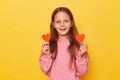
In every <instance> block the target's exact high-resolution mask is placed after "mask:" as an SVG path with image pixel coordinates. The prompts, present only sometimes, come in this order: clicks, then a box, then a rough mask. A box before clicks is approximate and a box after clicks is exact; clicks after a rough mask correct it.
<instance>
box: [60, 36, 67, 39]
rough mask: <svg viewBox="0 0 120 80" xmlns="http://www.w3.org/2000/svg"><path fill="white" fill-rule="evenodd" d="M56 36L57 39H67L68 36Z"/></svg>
mask: <svg viewBox="0 0 120 80" xmlns="http://www.w3.org/2000/svg"><path fill="white" fill-rule="evenodd" d="M58 38H59V39H67V38H68V36H59V37H58Z"/></svg>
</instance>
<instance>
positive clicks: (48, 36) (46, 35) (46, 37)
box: [42, 33, 51, 42]
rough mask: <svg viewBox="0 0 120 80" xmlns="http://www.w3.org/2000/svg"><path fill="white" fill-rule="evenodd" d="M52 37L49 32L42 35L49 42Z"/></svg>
mask: <svg viewBox="0 0 120 80" xmlns="http://www.w3.org/2000/svg"><path fill="white" fill-rule="evenodd" d="M50 37H51V35H50V34H49V33H47V34H43V35H42V38H43V39H44V40H45V41H47V42H48V41H49V40H50Z"/></svg>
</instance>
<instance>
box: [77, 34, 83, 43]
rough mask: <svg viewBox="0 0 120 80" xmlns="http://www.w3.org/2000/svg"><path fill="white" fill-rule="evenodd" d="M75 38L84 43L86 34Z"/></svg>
mask: <svg viewBox="0 0 120 80" xmlns="http://www.w3.org/2000/svg"><path fill="white" fill-rule="evenodd" d="M75 38H76V40H77V41H78V42H83V40H84V38H85V35H84V34H80V35H76V36H75Z"/></svg>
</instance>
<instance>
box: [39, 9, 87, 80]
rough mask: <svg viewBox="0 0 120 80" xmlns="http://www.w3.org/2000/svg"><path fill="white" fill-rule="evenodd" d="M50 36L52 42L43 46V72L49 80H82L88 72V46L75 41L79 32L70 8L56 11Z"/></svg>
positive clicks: (52, 18)
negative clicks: (81, 77)
mask: <svg viewBox="0 0 120 80" xmlns="http://www.w3.org/2000/svg"><path fill="white" fill-rule="evenodd" d="M50 34H51V38H50V41H49V42H44V43H43V45H42V54H41V56H40V60H39V62H40V66H41V70H42V71H43V72H44V73H45V74H46V75H48V78H49V80H80V76H83V75H85V74H86V73H87V70H88V54H87V45H86V44H85V43H83V42H78V41H77V40H76V39H75V36H76V35H77V34H78V31H77V29H76V26H75V23H74V18H73V15H72V13H71V11H70V10H69V9H68V8H66V7H58V8H56V9H55V10H54V12H53V14H52V17H51V23H50Z"/></svg>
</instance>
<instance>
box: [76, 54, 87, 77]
mask: <svg viewBox="0 0 120 80" xmlns="http://www.w3.org/2000/svg"><path fill="white" fill-rule="evenodd" d="M87 71H88V55H87V54H85V55H83V57H81V58H80V57H79V56H76V76H83V75H85V74H86V73H87Z"/></svg>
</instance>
